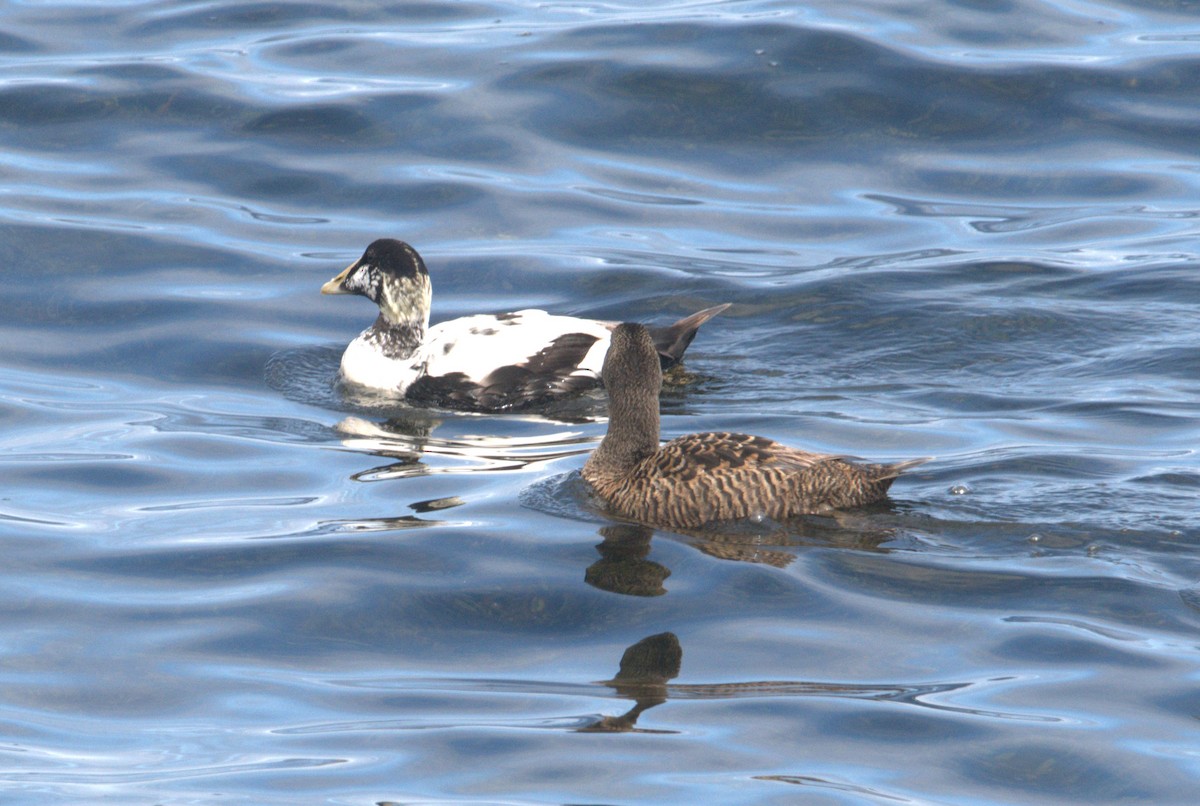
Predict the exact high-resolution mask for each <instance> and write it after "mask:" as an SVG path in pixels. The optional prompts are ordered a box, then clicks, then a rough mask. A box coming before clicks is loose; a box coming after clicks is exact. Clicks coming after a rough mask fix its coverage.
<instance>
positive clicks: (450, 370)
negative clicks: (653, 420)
mask: <svg viewBox="0 0 1200 806" xmlns="http://www.w3.org/2000/svg"><path fill="white" fill-rule="evenodd" d="M321 293H322V294H360V295H362V296H364V297H366V298H367V299H369V300H371V301H372V302H374V303H376V304H377V305H378V306H379V317H378V318H377V319H376V320H375V324H373V325H371V326H370V327H369V328H367V329H366V330H364V331H363V332H362V333H361V334H359V336H358V338H356V339H355V340H354V341H352V342H350V346H348V347H347V348H346V352H345V353H343V355H342V366H341V374H342V378H343V379H345V380H346V381H349V382H350V383H354V384H358V385H359V386H365V387H368V388H371V389H377V390H380V391H383V392H387V393H389V394H394V395H398V396H404V397H408V398H410V399H412V400H415V401H418V402H424V403H431V404H435V405H440V406H447V407H450V408H456V409H467V410H473V411H500V410H504V409H517V408H522V407H525V406H531V405H539V404H542V403H547V402H549V401H551V400H553V399H554V398H556V397H560V396H563V395H566V394H569V393H571V392H576V391H580V390H583V389H588V388H592V387H595V386H598V385H599V383H600V379H599V375H600V368H601V366H602V365H603V362H604V354H605V351H606V350H607V349H608V339H609V334H610V332H611V331H612V329H613V328H614V327H616V323H614V322H598V321H595V320H592V319H579V318H576V317H573V316H555V315H552V314H549V313H546V312H545V311H537V310H525V311H516V312H514V313H502V314H478V315H475V316H464V317H462V318H459V319H453V320H451V321H449V322H442V323H440V324H437V325H434V326H433V327H430V326H429V303H430V299H431V290H430V285H429V273H428V272H427V271H426V270H425V262H424V261H423V260H421V256H420V255H418V254H417V250H415V249H413V248H412V247H411V246H409V245H408V244H406V243H404V242H403V241H397V240H394V239H391V238H382V239H380V240H377V241H375V242H374V243H372V244H371V245H370V246H368V247H367V250H366V251H365V252H363V255H362V257H360V258H359V259H358V260H356V261H355V262H354V263H352V264H350V266H348V267H347V268H346V270H345V271H343V272H342V273H341V274H339V275H338V276H337V277H334V278H333V279H332V280H330V281H329V282H327V283H325V285H323V286H321ZM728 307H729V305H728V303H727V304H725V305H718V306H716V307H714V308H707V309H705V310H703V311H700V312H698V313H694V314H692V315H691V316H688V317H686V318H684V319H680V320H679V321H678V322H676V323H675V324H673V325H670V326H669V327H663V328H655V329H654V330H652V331H651V333H652V334H653V339H654V344H655V349H656V350H657V351H658V354H659V357H660V360H661V361H662V363H663V365H664V366H670V365H671V364H674V363H675V362H677V361H679V360H680V358H682V357H683V352H684V350H686V349H687V347H688V345H689V344H691V343H692V339H693V338H694V337H695V335H696V331H697V329H699V327H700V326H701V325H702V324H704V323H705V322H707V321H708V320H709V319H711V318H712V317H714V316H716V315H717V314H718V313H720V312H721V311H723V310H725V309H726V308H728Z"/></svg>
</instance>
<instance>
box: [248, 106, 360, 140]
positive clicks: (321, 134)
mask: <svg viewBox="0 0 1200 806" xmlns="http://www.w3.org/2000/svg"><path fill="white" fill-rule="evenodd" d="M243 130H244V131H245V133H246V134H248V135H251V136H254V135H266V136H270V137H280V138H284V139H297V140H300V141H316V142H322V141H325V142H340V143H346V142H347V141H354V142H355V143H356V144H359V143H362V142H363V141H366V142H370V141H372V140H375V141H379V140H381V139H382V138H383V134H382V133H375V132H374V125H373V123H372V121H371V120H370V118H368V117H367V116H366V115H365V114H363V113H362V112H361V111H359V110H357V109H354V108H352V107H347V106H339V105H334V104H323V105H320V106H293V107H291V108H288V109H282V110H279V111H275V112H267V113H266V114H263V115H259V116H257V117H255V118H253V119H252V120H250V121H249V122H248V123H246V124H245V126H244V127H243Z"/></svg>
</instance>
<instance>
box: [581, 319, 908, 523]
mask: <svg viewBox="0 0 1200 806" xmlns="http://www.w3.org/2000/svg"><path fill="white" fill-rule="evenodd" d="M601 374H602V377H603V379H604V388H605V391H606V392H607V394H608V401H609V410H608V429H607V432H606V433H605V435H604V438H603V439H602V440H601V441H600V445H599V446H598V447H597V448H596V449H595V450H594V451H593V452H592V453H591V455H590V456H589V457H588V459H587V461H586V462H585V463H584V466H583V470H582V471H581V475H582V477H583V480H584V481H585V482H586V483H587V485H588V486H589V487H590V488H591V491H592V492H593V493H595V495H596V496H597V497H598V498H599V499H600V500H601V501H602V502H603V504H604V506H605V507H606V508H607V509H608V510H609V511H610V512H611V513H612V514H614V515H616V516H618V517H620V518H624V519H628V520H632V521H637V522H639V523H643V524H648V525H652V526H663V527H668V528H678V529H698V528H701V527H706V526H712V525H715V524H720V523H724V522H736V521H746V520H758V519H762V518H770V519H771V520H774V521H778V522H787V521H789V520H794V519H796V518H798V517H800V516H803V515H814V514H827V513H830V512H832V511H834V510H842V509H852V508H858V507H863V506H866V505H869V504H874V503H878V502H882V501H885V500H886V499H887V492H888V488H889V487H891V485H892V482H893V481H895V480H896V478H897V477H898V476H899V475H900V474H901V473H902V472H903V471H905V470H907V469H909V468H910V467H914V466H916V465H918V464H921V463H922V462H925V461H927V460H926V459H915V460H909V461H905V462H898V463H895V464H858V463H854V462H850V461H847V460H846V459H845V458H843V457H841V456H838V455H833V454H823V453H810V452H808V451H804V450H800V449H798V448H791V447H788V446H786V445H782V444H780V443H778V442H775V441H774V440H771V439H767V438H766V437H759V436H752V435H749V434H736V433H721V432H718V433H698V434H687V435H685V436H681V437H676V438H675V439H673V440H671V441H670V442H667V443H665V444H659V425H660V422H659V409H658V405H659V401H658V396H659V391H660V388H661V386H662V370H661V368H660V366H659V361H658V358H657V355H656V351H655V347H654V342H653V340H652V339H651V337H650V334H649V332H647V330H646V328H645V327H644V326H643V325H640V324H635V323H624V324H621V325H618V326H617V327H616V328H615V329H614V330H613V332H612V336H611V338H610V343H609V347H608V353H607V354H606V356H605V359H604V365H603V369H602V373H601Z"/></svg>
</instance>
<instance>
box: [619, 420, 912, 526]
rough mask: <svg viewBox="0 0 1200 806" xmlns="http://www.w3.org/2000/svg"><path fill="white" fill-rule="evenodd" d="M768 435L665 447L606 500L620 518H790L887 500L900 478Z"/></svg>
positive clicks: (697, 439)
mask: <svg viewBox="0 0 1200 806" xmlns="http://www.w3.org/2000/svg"><path fill="white" fill-rule="evenodd" d="M890 468H891V466H887V465H856V464H851V463H850V462H847V461H845V460H844V459H842V458H840V457H838V456H833V455H829V454H819V453H809V452H806V451H800V450H796V449H794V448H789V447H787V446H785V445H781V444H780V443H778V442H775V441H773V440H770V439H767V438H765V437H756V436H749V435H746V434H733V433H701V434H688V435H687V436H684V437H679V438H678V439H675V440H672V441H671V442H668V443H666V444H664V445H663V446H662V447H661V448H660V449H659V450H658V452H656V453H655V454H654V455H652V456H650V457H648V458H647V459H645V460H643V461H642V462H641V463H640V464H639V465H637V466H636V468H635V469H634V470H633V472H632V473H630V474H628V476H627V477H626V478H625V479H624V480H623V481H620V482H617V483H616V484H615V485H614V487H615V489H613V490H612V493H611V495H606V496H605V497H606V498H607V500H608V501H609V504H610V505H611V506H613V507H614V508H615V509H616V510H617V511H618V512H620V513H621V514H623V515H625V516H627V517H631V518H634V519H635V520H642V521H645V522H650V523H659V524H664V525H670V526H677V527H698V526H702V525H704V524H707V523H715V522H721V521H734V520H741V519H745V518H759V517H767V518H772V519H775V520H787V519H789V518H795V517H798V516H800V515H805V514H812V513H820V512H826V511H828V510H832V509H843V508H848V507H856V506H863V505H866V504H869V503H873V502H875V501H879V500H882V499H883V498H884V497H885V496H886V493H887V489H888V487H889V486H891V482H892V480H893V479H894V478H895V476H896V475H898V473H899V470H895V471H894V472H893V471H892V470H891V469H890Z"/></svg>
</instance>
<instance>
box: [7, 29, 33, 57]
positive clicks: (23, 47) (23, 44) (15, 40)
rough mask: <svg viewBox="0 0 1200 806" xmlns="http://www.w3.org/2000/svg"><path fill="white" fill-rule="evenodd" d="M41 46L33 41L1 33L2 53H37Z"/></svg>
mask: <svg viewBox="0 0 1200 806" xmlns="http://www.w3.org/2000/svg"><path fill="white" fill-rule="evenodd" d="M41 49H42V48H41V46H40V45H39V44H38V43H37V42H36V41H34V40H32V39H27V38H25V37H23V36H17V35H16V34H10V33H8V32H7V31H0V52H3V53H36V52H37V51H39V50H41Z"/></svg>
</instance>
